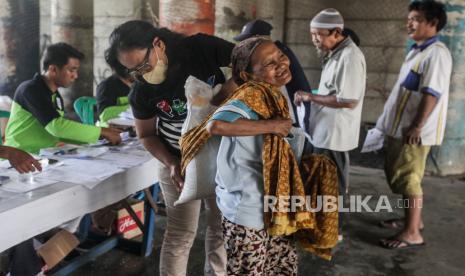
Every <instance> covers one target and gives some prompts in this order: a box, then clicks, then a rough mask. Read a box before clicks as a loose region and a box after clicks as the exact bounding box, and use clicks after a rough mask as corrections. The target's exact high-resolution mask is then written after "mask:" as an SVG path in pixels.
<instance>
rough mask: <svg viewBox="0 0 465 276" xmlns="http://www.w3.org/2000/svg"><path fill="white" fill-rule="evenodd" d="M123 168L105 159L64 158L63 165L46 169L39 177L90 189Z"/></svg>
mask: <svg viewBox="0 0 465 276" xmlns="http://www.w3.org/2000/svg"><path fill="white" fill-rule="evenodd" d="M122 171H123V170H122V169H121V168H119V167H117V166H115V165H114V164H112V163H110V162H107V161H101V160H100V161H99V160H84V159H66V160H63V166H60V167H56V168H53V169H50V170H47V171H45V172H43V173H41V174H40V176H39V178H40V179H41V178H43V179H52V180H57V181H61V182H70V183H75V184H80V185H84V186H86V187H88V188H90V189H92V188H93V187H95V186H96V185H97V184H98V183H99V182H101V181H103V180H105V179H107V178H109V177H110V176H112V175H115V174H117V173H120V172H122Z"/></svg>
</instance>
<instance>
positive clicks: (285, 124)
mask: <svg viewBox="0 0 465 276" xmlns="http://www.w3.org/2000/svg"><path fill="white" fill-rule="evenodd" d="M231 59H232V60H231V61H232V65H233V79H234V81H235V82H236V83H237V84H238V85H241V86H240V87H239V88H238V89H237V90H236V91H235V93H234V94H233V96H232V97H231V98H230V99H229V100H228V101H227V102H226V104H225V105H223V106H221V107H220V108H219V109H218V110H217V111H216V112H215V113H214V114H213V116H212V117H211V118H210V120H209V121H208V122H206V123H205V124H204V126H200V127H199V128H197V130H194V131H192V132H191V133H187V134H186V136H183V138H182V143H181V149H182V152H183V167H184V166H185V164H186V163H188V162H189V159H190V157H191V156H192V155H195V153H196V151H197V150H198V148H199V147H201V146H202V142H201V141H202V140H207V139H208V137H209V136H211V135H220V136H223V137H222V140H221V145H220V148H219V152H218V157H217V167H218V169H217V175H216V182H217V188H216V194H217V204H218V208H219V209H220V211H221V213H222V216H223V223H222V225H223V236H224V239H225V244H226V252H227V274H228V275H295V274H296V273H297V254H296V250H295V246H294V243H293V240H292V239H291V238H288V237H285V236H284V235H273V236H272V235H270V228H269V226H270V223H269V221H268V222H267V218H266V216H265V215H264V203H263V199H264V195H265V194H267V193H268V192H269V190H270V189H274V188H275V187H273V185H270V182H273V181H274V180H276V179H273V178H275V176H273V175H271V176H270V175H264V171H265V172H270V171H272V170H269V169H270V168H272V167H273V168H277V167H275V166H273V165H276V163H273V162H275V161H276V160H275V159H273V158H268V157H269V156H268V157H264V155H266V153H267V152H274V153H275V154H274V155H275V156H276V155H277V154H276V153H278V152H277V151H276V148H275V147H273V146H274V145H281V142H282V141H284V140H283V139H282V137H286V136H287V135H288V133H289V131H290V129H291V127H292V122H291V120H290V118H289V107H288V106H287V103H286V99H285V98H284V97H283V95H282V94H281V92H280V87H281V86H283V85H285V84H286V83H287V82H289V81H290V79H291V74H290V71H289V60H288V58H287V57H286V56H285V55H284V54H283V53H282V52H281V51H280V50H279V49H278V48H277V47H276V46H275V44H274V43H273V42H272V41H270V40H268V39H264V38H250V39H247V40H244V41H242V42H241V43H239V44H238V45H237V46H236V47H235V48H234V50H233V53H232V58H231ZM205 126H206V131H205ZM199 141H200V142H199ZM286 149H289V148H288V147H287V148H286ZM264 150H265V151H267V152H265V153H264ZM286 154H288V155H289V152H286ZM288 155H286V158H287V157H289V156H288ZM291 155H292V154H291ZM292 158H293V157H292ZM283 163H284V162H283ZM264 164H268V165H269V166H268V165H266V167H267V169H265V170H264V166H265V165H264ZM293 164H294V165H295V160H294V163H293ZM296 167H297V166H294V167H293V169H296ZM277 170H279V168H277ZM277 170H275V172H276V171H277ZM297 170H298V169H297ZM290 171H292V168H291V169H290V170H289V168H288V173H289V172H290ZM294 172H295V170H294V171H292V174H293V173H294ZM276 174H278V173H277V172H276ZM297 174H298V172H297ZM289 175H291V174H288V176H289ZM299 177H300V175H299ZM291 178H292V177H291ZM275 182H276V181H275ZM288 183H289V182H287V184H288Z"/></svg>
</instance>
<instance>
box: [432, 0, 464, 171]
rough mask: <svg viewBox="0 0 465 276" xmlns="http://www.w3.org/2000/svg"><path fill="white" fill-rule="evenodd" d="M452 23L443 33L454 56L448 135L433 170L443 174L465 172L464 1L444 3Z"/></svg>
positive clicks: (436, 152)
mask: <svg viewBox="0 0 465 276" xmlns="http://www.w3.org/2000/svg"><path fill="white" fill-rule="evenodd" d="M443 2H444V3H445V4H446V7H447V16H448V24H447V26H446V28H445V30H443V31H442V32H441V34H440V39H441V41H443V42H444V43H446V45H447V47H448V48H449V50H450V52H451V54H452V60H453V69H452V78H451V85H450V96H449V108H448V111H447V122H446V133H445V135H444V141H443V143H442V145H441V146H440V147H434V148H433V149H432V150H431V158H430V160H429V161H430V162H429V166H428V168H429V169H432V170H433V172H435V173H437V174H439V175H451V174H463V173H465V162H464V156H465V123H464V122H463V121H464V118H465V4H464V2H463V0H447V1H443Z"/></svg>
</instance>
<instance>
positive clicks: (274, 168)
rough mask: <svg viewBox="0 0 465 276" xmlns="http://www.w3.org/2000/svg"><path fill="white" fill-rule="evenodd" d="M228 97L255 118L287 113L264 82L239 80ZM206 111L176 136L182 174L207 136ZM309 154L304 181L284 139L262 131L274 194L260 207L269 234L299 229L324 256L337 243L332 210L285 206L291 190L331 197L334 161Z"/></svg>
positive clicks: (267, 189) (266, 175)
mask: <svg viewBox="0 0 465 276" xmlns="http://www.w3.org/2000/svg"><path fill="white" fill-rule="evenodd" d="M229 100H240V101H242V102H243V103H245V104H246V105H247V106H248V107H249V108H250V109H252V110H253V111H254V112H255V113H257V114H258V116H259V118H260V119H261V120H266V119H272V118H289V116H290V115H289V107H288V105H287V102H286V99H285V98H284V97H283V95H282V94H281V92H280V91H279V90H278V89H276V88H274V87H273V86H271V85H269V84H266V83H262V82H260V83H259V82H254V81H249V82H247V83H245V84H243V85H242V86H240V87H239V88H238V89H237V90H236V91H235V92H234V93H233V94H232V95H231V96H230V97H229V98H228V99H227V100H226V102H227V101H229ZM210 117H211V115H210V116H208V118H207V119H206V120H205V121H204V122H203V123H202V124H201V125H199V126H198V127H196V128H193V129H192V130H190V131H189V132H187V133H186V134H184V135H183V136H182V138H181V141H180V146H181V152H182V161H181V168H182V174H183V175H184V172H185V169H186V167H187V164H188V163H189V162H190V161H191V160H192V158H193V157H194V156H195V155H196V154H197V152H198V151H199V150H200V149H201V147H202V146H203V145H204V144H205V143H206V142H207V140H208V138H209V137H210V134H209V133H208V132H207V131H206V125H207V123H208V121H209V120H210ZM312 156H313V158H316V160H310V157H308V156H307V157H303V160H307V161H310V162H314V164H313V163H312V164H310V163H309V164H307V165H306V166H302V168H303V169H304V170H305V172H303V174H304V177H305V179H306V182H305V184H306V185H305V184H304V182H303V181H302V179H303V178H302V176H301V173H300V170H299V165H298V164H297V161H296V159H295V157H294V153H293V152H292V149H291V147H290V145H289V144H288V143H287V142H286V141H285V139H283V138H281V137H279V136H277V135H272V134H266V135H264V142H263V151H262V159H263V182H264V195H265V196H276V197H277V201H276V204H274V207H275V210H274V211H273V212H270V211H268V212H265V216H264V217H265V225H266V227H267V230H268V233H269V234H270V235H276V236H277V235H290V234H294V233H296V232H299V233H297V236H298V237H299V241H302V244H303V245H304V248H305V249H306V250H309V251H312V252H314V253H315V254H317V255H319V256H320V257H323V258H325V259H330V258H331V255H330V252H331V251H330V249H331V248H332V247H333V246H334V245H335V244H336V243H337V234H338V232H337V231H338V228H337V227H338V225H337V222H338V217H337V215H338V214H337V210H336V212H329V213H323V212H320V213H315V212H309V211H307V210H306V209H305V208H306V205H305V204H304V205H303V206H302V207H300V208H296V210H295V212H289V210H288V207H289V202H290V200H289V197H291V196H299V197H301V198H305V196H306V195H309V196H310V195H311V197H312V205H314V203H315V204H316V196H317V195H320V193H321V192H327V194H328V195H335V196H336V197H337V195H338V189H337V176H336V169H335V167H334V165H333V164H332V163H331V161H330V160H329V159H327V158H326V157H324V156H316V157H315V156H314V155H312ZM315 165H317V166H318V167H321V166H323V167H322V168H323V170H324V171H319V170H317V169H318V167H317V166H315ZM322 172H324V173H325V175H324V176H321V174H322ZM315 180H316V181H315ZM322 186H324V187H322ZM313 198H314V199H313ZM313 201H314V202H313ZM317 228H318V229H317ZM300 230H302V231H300Z"/></svg>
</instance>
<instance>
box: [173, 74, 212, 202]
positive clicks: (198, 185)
mask: <svg viewBox="0 0 465 276" xmlns="http://www.w3.org/2000/svg"><path fill="white" fill-rule="evenodd" d="M184 88H185V91H186V98H187V118H186V120H185V121H184V124H183V126H182V130H181V133H182V134H184V133H186V132H187V131H189V130H191V129H192V128H194V127H196V126H198V125H199V124H200V123H201V122H203V120H204V119H205V118H206V117H207V116H208V115H209V114H210V113H211V112H213V111H214V110H215V109H216V108H217V107H216V106H213V105H211V104H210V101H211V99H212V98H213V97H214V96H215V95H216V94H217V93H218V91H220V89H221V85H220V84H218V85H217V86H215V87H214V88H212V87H211V86H210V85H208V84H207V83H205V82H203V81H201V80H199V79H197V78H195V77H193V76H189V77H188V78H187V80H186V84H185V86H184ZM220 142H221V137H218V136H213V137H211V138H210V139H209V140H208V142H207V143H206V144H205V145H204V146H203V148H202V149H201V150H200V151H199V152H198V153H197V155H196V156H195V158H194V159H192V160H191V161H190V162H189V164H188V165H187V168H186V175H185V178H184V187H183V189H182V192H181V194H180V195H179V198H178V200H177V201H176V202H175V203H174V205H177V204H181V203H186V202H189V201H191V200H196V199H201V198H207V197H211V196H214V195H215V187H216V183H215V175H216V155H217V153H218V149H219V146H220Z"/></svg>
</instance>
